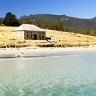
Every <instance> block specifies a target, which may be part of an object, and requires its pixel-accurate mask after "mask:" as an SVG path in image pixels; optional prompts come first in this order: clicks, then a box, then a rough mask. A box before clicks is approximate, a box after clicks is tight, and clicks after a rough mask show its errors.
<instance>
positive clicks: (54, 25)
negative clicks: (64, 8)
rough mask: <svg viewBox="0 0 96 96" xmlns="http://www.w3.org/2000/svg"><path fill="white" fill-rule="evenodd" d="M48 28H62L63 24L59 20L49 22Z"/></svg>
mask: <svg viewBox="0 0 96 96" xmlns="http://www.w3.org/2000/svg"><path fill="white" fill-rule="evenodd" d="M50 29H52V30H63V25H62V23H61V22H57V21H56V22H52V23H51V24H50Z"/></svg>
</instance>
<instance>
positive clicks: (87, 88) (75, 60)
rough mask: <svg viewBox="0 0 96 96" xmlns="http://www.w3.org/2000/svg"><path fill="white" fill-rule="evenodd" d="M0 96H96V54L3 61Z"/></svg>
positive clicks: (75, 53)
mask: <svg viewBox="0 0 96 96" xmlns="http://www.w3.org/2000/svg"><path fill="white" fill-rule="evenodd" d="M0 96H96V52H69V53H68V52H67V53H62V54H61V53H60V54H59V53H58V54H55V55H53V56H46V57H32V58H12V59H11V58H8V59H7V58H6V59H0Z"/></svg>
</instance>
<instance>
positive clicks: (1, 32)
mask: <svg viewBox="0 0 96 96" xmlns="http://www.w3.org/2000/svg"><path fill="white" fill-rule="evenodd" d="M15 28H16V27H6V26H0V47H15V46H17V47H24V46H41V47H46V46H54V47H60V46H61V47H69V46H71V47H72V46H88V45H96V37H95V36H88V35H83V34H79V33H70V32H65V31H56V30H48V29H44V30H45V31H46V35H47V37H51V40H48V41H46V40H22V39H21V38H18V34H17V32H12V31H13V30H14V29H15Z"/></svg>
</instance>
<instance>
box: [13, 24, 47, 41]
mask: <svg viewBox="0 0 96 96" xmlns="http://www.w3.org/2000/svg"><path fill="white" fill-rule="evenodd" d="M13 32H22V38H23V39H25V40H28V39H32V40H45V39H46V32H45V31H44V30H43V29H41V28H39V27H37V26H36V25H31V24H22V25H21V26H19V27H18V28H16V29H15V30H14V31H13ZM18 34H19V33H18Z"/></svg>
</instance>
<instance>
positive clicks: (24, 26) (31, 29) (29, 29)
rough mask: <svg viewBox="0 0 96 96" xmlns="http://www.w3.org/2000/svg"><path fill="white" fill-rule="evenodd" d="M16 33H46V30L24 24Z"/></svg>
mask: <svg viewBox="0 0 96 96" xmlns="http://www.w3.org/2000/svg"><path fill="white" fill-rule="evenodd" d="M14 31H44V30H43V29H41V28H39V27H37V26H36V25H31V24H22V25H21V26H19V27H18V28H16V29H15V30H14Z"/></svg>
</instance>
